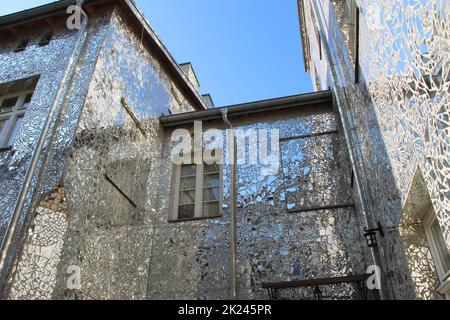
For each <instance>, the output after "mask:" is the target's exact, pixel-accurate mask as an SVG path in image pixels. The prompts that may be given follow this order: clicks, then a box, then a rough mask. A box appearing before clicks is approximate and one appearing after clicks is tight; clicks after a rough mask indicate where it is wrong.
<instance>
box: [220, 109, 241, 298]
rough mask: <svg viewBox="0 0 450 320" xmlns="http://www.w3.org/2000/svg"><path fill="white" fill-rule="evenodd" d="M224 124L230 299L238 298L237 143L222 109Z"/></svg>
mask: <svg viewBox="0 0 450 320" xmlns="http://www.w3.org/2000/svg"><path fill="white" fill-rule="evenodd" d="M221 111H222V118H223V122H224V123H225V124H226V125H228V127H229V129H230V130H229V131H228V132H229V135H228V140H229V150H228V154H229V157H228V159H229V161H230V209H231V217H230V262H231V286H230V298H231V299H232V300H236V299H237V298H238V295H237V288H236V279H237V210H236V209H237V208H236V200H237V197H236V143H235V138H234V132H233V125H232V124H231V122H230V120H229V119H228V109H226V108H225V109H222V110H221Z"/></svg>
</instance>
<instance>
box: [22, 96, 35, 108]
mask: <svg viewBox="0 0 450 320" xmlns="http://www.w3.org/2000/svg"><path fill="white" fill-rule="evenodd" d="M32 97H33V94H32V93H30V94H28V95H27V96H26V97H25V100H24V101H23V105H22V108H23V109H25V108H28V105H29V104H30V102H31V98H32Z"/></svg>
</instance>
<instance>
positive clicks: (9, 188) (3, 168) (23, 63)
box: [0, 10, 109, 296]
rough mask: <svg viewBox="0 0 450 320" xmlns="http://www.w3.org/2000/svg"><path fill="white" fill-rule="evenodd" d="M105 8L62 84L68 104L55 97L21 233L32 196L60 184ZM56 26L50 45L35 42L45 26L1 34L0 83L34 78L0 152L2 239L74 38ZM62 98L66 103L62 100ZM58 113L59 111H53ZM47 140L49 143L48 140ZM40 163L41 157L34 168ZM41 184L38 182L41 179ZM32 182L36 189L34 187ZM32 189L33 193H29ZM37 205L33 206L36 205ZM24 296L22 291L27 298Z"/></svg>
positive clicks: (94, 20)
mask: <svg viewBox="0 0 450 320" xmlns="http://www.w3.org/2000/svg"><path fill="white" fill-rule="evenodd" d="M108 17H109V14H108V11H107V10H99V11H98V12H97V16H93V17H92V20H91V24H90V26H89V28H88V31H89V32H88V34H89V36H88V37H87V38H86V37H85V38H84V39H83V41H82V44H83V45H84V49H85V50H84V51H83V52H82V53H80V52H77V54H78V55H80V58H81V60H82V62H81V63H80V64H79V66H78V67H79V70H78V73H77V75H76V76H75V77H74V78H73V81H72V82H71V83H70V85H68V86H66V87H65V92H67V93H68V99H69V101H70V103H66V104H64V107H63V103H62V102H61V101H57V102H56V104H57V110H58V111H61V110H62V109H61V108H63V109H64V110H62V111H61V112H63V113H64V116H63V117H62V118H61V119H60V120H59V121H58V122H56V120H57V119H56V118H54V119H52V123H51V130H50V132H51V131H52V130H53V128H55V127H57V128H56V129H55V130H56V131H57V134H56V138H55V139H51V137H50V134H49V135H48V136H47V137H46V142H45V148H46V150H47V152H48V158H49V164H48V165H47V167H46V169H47V172H48V175H47V177H45V175H44V179H42V181H44V182H42V181H40V182H39V183H38V182H37V175H35V176H34V177H33V180H32V184H31V185H32V187H31V188H30V190H31V191H30V193H29V194H28V195H27V202H26V204H25V207H24V210H23V213H22V215H21V216H20V218H19V225H18V228H17V230H18V233H21V232H22V231H23V224H24V222H25V220H26V219H28V218H29V216H27V213H28V211H29V206H30V202H31V200H32V197H33V196H34V195H36V197H35V199H37V201H39V200H40V197H39V196H38V195H41V194H48V193H49V192H50V191H52V190H53V189H54V188H56V187H57V186H58V184H59V182H60V178H61V176H62V172H63V168H64V161H63V160H64V159H65V158H66V156H67V154H68V148H69V147H70V145H71V141H72V138H73V134H74V131H75V128H76V126H77V122H78V116H79V110H80V108H81V107H82V105H83V102H84V97H85V96H86V92H87V88H88V85H89V81H88V80H89V79H90V78H91V77H92V72H93V69H94V66H95V62H96V57H97V55H98V51H99V48H100V46H101V44H102V40H103V37H104V35H105V31H106V28H105V22H106V21H108V19H109V18H108ZM54 23H55V28H54V30H53V37H52V40H51V41H50V43H49V44H48V45H46V46H39V45H38V44H37V42H38V40H39V39H40V38H41V36H42V34H44V33H45V32H46V31H47V29H48V26H47V25H37V26H36V27H35V28H32V29H30V28H28V29H27V30H26V31H24V32H21V33H20V36H17V35H9V36H5V37H2V38H1V40H0V41H1V43H0V68H1V72H0V74H1V76H0V83H2V84H7V83H10V82H12V81H18V82H19V83H20V82H21V81H24V80H25V81H27V79H30V78H38V79H39V80H38V82H37V84H36V87H35V90H34V94H33V98H32V101H31V103H30V105H29V107H28V109H27V112H26V114H25V118H24V122H23V125H22V127H21V130H20V131H19V134H18V136H17V139H16V140H15V143H14V146H13V149H12V150H9V151H6V152H2V153H1V154H0V185H1V187H0V190H1V191H0V237H1V238H3V237H4V234H5V230H6V227H7V225H8V224H9V221H10V219H11V215H12V212H13V210H14V204H15V202H16V199H17V196H18V194H19V191H20V190H21V187H22V184H23V179H24V176H25V172H26V170H27V168H28V166H29V161H30V159H31V153H32V152H33V150H34V148H35V146H36V143H37V141H38V139H39V135H40V133H41V130H42V128H43V126H44V123H45V121H46V118H47V114H48V110H49V108H50V106H51V105H52V103H53V102H54V100H55V98H56V92H57V89H58V87H59V85H60V82H61V80H62V77H63V74H64V70H65V68H66V65H67V63H68V60H67V59H68V57H70V55H71V52H72V50H73V48H74V44H75V41H76V38H77V33H76V32H71V31H68V30H67V28H66V26H65V19H64V18H61V19H57V20H55V22H54ZM24 38H29V39H30V41H29V44H28V46H27V48H26V49H25V50H24V51H22V52H14V49H15V47H16V46H17V44H18V42H19V41H22V40H23V39H24ZM66 102H67V101H66ZM57 113H58V112H57ZM50 141H52V142H51V143H50ZM41 166H42V159H41V161H40V162H39V163H38V168H41ZM41 182H42V183H41ZM36 186H37V189H35V188H36ZM33 190H34V191H36V193H34V194H32V191H33ZM35 207H37V206H35ZM23 241H25V240H23V239H18V238H16V239H15V241H14V243H15V244H16V245H17V246H19V247H20V246H21V244H22V242H23ZM26 295H27V294H25V296H26Z"/></svg>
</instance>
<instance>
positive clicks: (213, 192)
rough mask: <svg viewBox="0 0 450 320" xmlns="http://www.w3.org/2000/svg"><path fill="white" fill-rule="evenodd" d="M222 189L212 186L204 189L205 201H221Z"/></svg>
mask: <svg viewBox="0 0 450 320" xmlns="http://www.w3.org/2000/svg"><path fill="white" fill-rule="evenodd" d="M219 199H220V190H219V188H210V189H204V190H203V201H219Z"/></svg>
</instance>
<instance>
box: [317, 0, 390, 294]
mask: <svg viewBox="0 0 450 320" xmlns="http://www.w3.org/2000/svg"><path fill="white" fill-rule="evenodd" d="M311 4H312V5H313V7H314V11H315V14H316V16H317V17H319V15H318V13H319V8H318V4H317V3H316V2H315V1H312V2H311ZM316 20H317V21H318V22H319V25H320V35H321V38H322V39H327V37H326V36H324V35H323V32H322V30H326V29H325V28H324V22H323V21H322V19H320V18H318V19H316ZM323 44H324V47H325V54H326V56H327V61H328V62H330V63H331V64H332V65H333V66H332V67H331V68H330V70H331V76H332V87H333V91H334V93H335V94H334V96H335V97H336V104H337V107H338V110H339V114H340V118H341V124H342V129H343V132H344V137H345V142H346V144H347V149H348V153H349V157H350V162H351V163H352V168H353V172H354V178H355V182H356V189H357V191H358V197H359V199H360V202H361V209H362V214H363V217H364V224H365V226H366V227H367V228H368V229H372V223H371V221H370V218H369V212H370V211H369V206H368V204H367V203H368V201H367V199H366V195H365V193H364V191H363V185H362V182H361V176H360V172H359V167H358V165H357V163H356V159H357V157H356V153H355V151H354V149H353V146H352V143H351V141H352V140H351V134H350V132H349V129H348V128H349V125H348V123H347V117H346V113H345V111H344V109H343V106H344V104H343V101H342V100H341V98H340V96H339V94H338V92H339V88H338V85H337V83H338V80H339V77H338V75H337V72H336V67H337V64H336V63H335V62H334V61H335V60H334V59H333V54H332V53H331V50H330V47H329V46H328V42H327V41H323ZM343 94H344V96H345V99H346V101H347V102H349V101H350V99H349V98H348V97H347V93H346V92H345V90H343ZM347 105H350V104H349V103H347ZM370 253H371V257H372V261H373V263H374V265H376V266H378V267H379V268H380V272H381V274H380V277H381V281H380V282H381V288H380V290H379V293H380V299H381V300H385V299H387V298H388V295H387V292H386V286H385V280H384V275H383V266H382V262H381V258H380V253H379V248H378V247H376V248H370Z"/></svg>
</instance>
